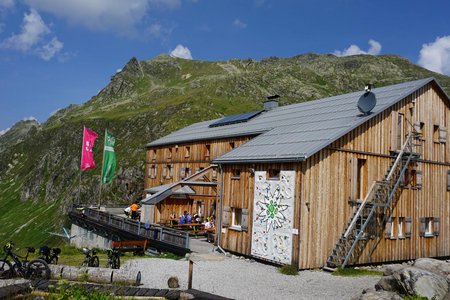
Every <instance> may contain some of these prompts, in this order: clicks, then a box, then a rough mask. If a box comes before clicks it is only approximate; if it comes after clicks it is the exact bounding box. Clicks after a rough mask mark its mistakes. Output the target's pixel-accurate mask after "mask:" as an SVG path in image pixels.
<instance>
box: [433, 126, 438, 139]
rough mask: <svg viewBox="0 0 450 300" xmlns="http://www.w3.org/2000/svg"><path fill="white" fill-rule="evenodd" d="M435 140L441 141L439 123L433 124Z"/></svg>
mask: <svg viewBox="0 0 450 300" xmlns="http://www.w3.org/2000/svg"><path fill="white" fill-rule="evenodd" d="M433 142H435V143H439V125H434V126H433Z"/></svg>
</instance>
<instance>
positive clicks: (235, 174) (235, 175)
mask: <svg viewBox="0 0 450 300" xmlns="http://www.w3.org/2000/svg"><path fill="white" fill-rule="evenodd" d="M239 178H241V170H240V169H233V175H232V176H231V179H239Z"/></svg>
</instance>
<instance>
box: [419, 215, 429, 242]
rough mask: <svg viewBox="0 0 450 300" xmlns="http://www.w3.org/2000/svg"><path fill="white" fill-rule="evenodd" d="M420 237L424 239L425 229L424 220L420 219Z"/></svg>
mask: <svg viewBox="0 0 450 300" xmlns="http://www.w3.org/2000/svg"><path fill="white" fill-rule="evenodd" d="M419 220H420V236H421V237H424V236H425V230H426V228H427V224H426V218H420V219H419Z"/></svg>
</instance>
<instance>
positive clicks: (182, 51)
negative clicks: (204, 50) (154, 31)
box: [170, 45, 192, 59]
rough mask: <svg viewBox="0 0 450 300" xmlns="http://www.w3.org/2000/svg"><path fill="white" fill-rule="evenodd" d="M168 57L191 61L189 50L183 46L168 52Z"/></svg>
mask: <svg viewBox="0 0 450 300" xmlns="http://www.w3.org/2000/svg"><path fill="white" fill-rule="evenodd" d="M170 55H172V56H175V57H179V58H184V59H192V55H191V50H189V48H188V47H184V46H183V45H177V46H176V47H175V49H173V50H172V51H171V52H170Z"/></svg>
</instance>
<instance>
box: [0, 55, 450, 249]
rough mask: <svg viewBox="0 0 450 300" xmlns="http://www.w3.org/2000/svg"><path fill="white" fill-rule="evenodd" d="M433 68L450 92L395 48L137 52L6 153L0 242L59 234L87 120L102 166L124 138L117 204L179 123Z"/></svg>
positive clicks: (88, 189)
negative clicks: (256, 53) (153, 144)
mask: <svg viewBox="0 0 450 300" xmlns="http://www.w3.org/2000/svg"><path fill="white" fill-rule="evenodd" d="M430 76H435V77H437V78H438V80H439V82H440V83H441V85H442V86H443V87H444V89H446V90H447V91H450V79H449V77H446V76H442V75H438V74H434V73H432V72H430V71H427V70H425V69H422V68H420V67H418V66H415V65H413V64H411V63H409V62H408V61H407V60H405V59H403V58H400V57H397V56H379V57H373V56H352V57H342V58H337V57H335V56H332V55H316V54H306V55H301V56H297V57H293V58H287V59H280V58H269V59H265V60H262V61H255V60H250V59H247V60H230V61H226V62H205V61H192V60H183V59H176V58H170V57H168V56H159V57H156V58H155V59H152V60H149V61H142V62H137V60H131V61H130V62H129V63H128V64H127V65H126V66H125V67H124V68H123V71H122V72H120V73H118V74H116V75H115V76H114V77H113V79H112V81H111V83H110V84H109V85H108V86H107V87H105V88H104V89H103V90H102V91H101V92H100V93H99V94H98V95H97V96H95V97H93V98H92V99H91V100H89V101H88V102H86V103H85V104H83V105H74V106H70V107H67V108H65V109H64V110H62V111H60V112H58V113H57V114H56V115H54V116H53V117H52V118H50V119H49V120H48V122H47V123H46V124H43V126H42V127H41V128H40V129H39V130H33V131H31V133H30V134H29V135H28V136H27V138H26V139H25V140H24V142H21V143H19V144H17V145H15V144H14V146H12V147H10V148H8V149H7V151H5V152H4V153H0V191H1V193H0V220H2V221H1V223H2V230H1V231H0V242H4V241H6V240H9V239H14V240H16V241H19V242H21V243H22V242H23V243H31V244H34V246H37V244H39V243H43V242H45V241H48V240H50V241H52V240H53V242H55V241H56V240H55V239H54V238H53V237H51V236H49V234H48V233H47V232H48V231H60V229H61V226H62V225H63V224H64V223H65V222H67V220H66V219H65V213H66V211H67V209H68V207H69V206H70V204H71V203H72V202H73V201H75V198H76V197H77V193H78V180H79V170H78V168H79V167H78V165H79V147H80V144H81V138H82V128H83V125H86V126H87V127H89V128H91V129H93V130H95V131H97V132H98V133H99V135H100V138H99V139H98V140H97V145H96V147H95V148H94V156H95V157H96V161H97V164H98V165H101V163H100V162H101V144H102V142H103V140H102V138H103V130H104V129H105V128H108V129H109V130H111V131H112V132H113V133H114V134H115V136H116V138H117V144H116V154H117V158H118V166H119V168H118V170H117V172H116V179H115V181H114V184H113V185H111V186H105V187H104V189H103V190H104V193H103V194H102V199H104V200H103V201H102V202H103V203H105V202H114V203H120V202H125V201H126V199H127V197H131V198H134V197H136V196H137V195H139V194H140V193H141V192H142V187H143V176H144V167H145V166H144V162H145V150H144V147H143V146H144V145H145V144H146V143H148V142H149V141H152V140H154V139H156V138H159V137H161V136H164V135H166V134H168V133H170V132H172V131H173V130H176V129H179V128H182V127H185V126H187V125H189V124H192V123H194V122H198V121H202V120H208V119H214V118H219V117H221V116H224V115H231V114H236V113H241V112H246V111H252V110H256V109H259V108H261V107H262V102H263V100H264V99H265V97H266V96H267V95H271V94H280V95H281V96H282V98H281V105H286V104H289V103H293V102H300V101H307V100H310V99H317V98H321V97H325V96H330V95H336V94H342V93H346V92H350V91H355V90H359V89H361V87H363V86H364V84H365V83H367V82H373V83H375V85H376V86H383V85H388V84H393V83H398V82H403V81H407V80H413V79H418V78H424V77H430ZM0 144H1V140H0ZM99 175H100V167H97V168H96V169H94V170H90V171H85V172H83V176H82V184H81V191H80V192H81V199H82V202H96V201H97V200H96V199H98V196H99V195H98V182H99ZM3 224H4V225H3Z"/></svg>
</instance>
